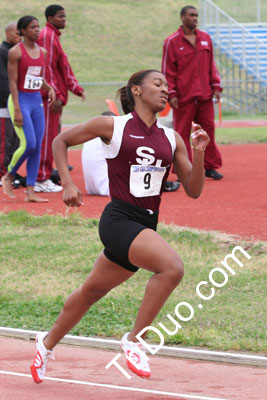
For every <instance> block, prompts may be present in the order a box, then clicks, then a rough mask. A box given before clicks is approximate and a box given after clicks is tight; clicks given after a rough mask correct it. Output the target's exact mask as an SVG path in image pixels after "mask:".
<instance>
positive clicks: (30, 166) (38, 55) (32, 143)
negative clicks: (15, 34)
mask: <svg viewBox="0 0 267 400" xmlns="http://www.w3.org/2000/svg"><path fill="white" fill-rule="evenodd" d="M17 28H18V31H19V33H20V35H21V36H23V41H22V42H21V43H19V44H17V45H16V46H14V47H13V48H12V49H11V50H10V51H9V53H8V78H9V86H10V93H11V94H10V96H9V99H8V109H9V113H10V116H11V119H12V122H13V124H14V128H15V131H16V134H17V135H18V137H19V140H20V144H19V147H18V149H17V150H16V151H15V153H14V154H13V157H12V159H11V162H10V164H9V166H8V171H7V173H6V174H5V175H4V176H3V177H2V179H1V182H2V185H3V191H4V193H5V194H6V195H7V196H9V197H11V198H14V197H15V196H14V194H13V190H12V181H13V179H14V176H15V174H16V172H17V170H18V169H19V167H20V166H21V165H22V163H23V162H24V161H25V160H27V178H26V186H27V188H26V198H25V201H32V202H46V201H47V199H43V198H42V197H40V196H38V195H36V194H35V193H34V190H33V188H34V185H35V182H36V178H37V173H38V168H39V163H40V150H41V144H42V139H43V135H44V128H45V120H44V110H43V103H42V98H41V94H40V90H41V89H44V90H47V91H48V97H49V102H50V104H53V102H54V101H55V92H54V89H53V88H52V87H51V86H50V85H48V84H47V82H46V81H45V80H44V78H43V68H44V65H45V59H46V55H47V51H46V50H45V49H44V48H42V47H39V46H38V44H37V43H36V40H37V39H38V36H39V32H40V29H39V22H38V20H37V18H35V17H33V16H30V15H25V16H24V17H22V18H20V19H19V21H18V24H17Z"/></svg>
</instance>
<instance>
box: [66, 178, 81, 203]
mask: <svg viewBox="0 0 267 400" xmlns="http://www.w3.org/2000/svg"><path fill="white" fill-rule="evenodd" d="M63 201H64V203H65V204H66V205H67V206H68V207H80V206H82V205H83V204H84V203H83V201H82V194H81V192H80V190H79V189H78V188H77V186H75V185H74V183H69V184H68V185H66V186H64V191H63Z"/></svg>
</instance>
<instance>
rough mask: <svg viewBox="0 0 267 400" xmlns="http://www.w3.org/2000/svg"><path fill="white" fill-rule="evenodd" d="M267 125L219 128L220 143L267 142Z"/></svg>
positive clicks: (217, 132)
mask: <svg viewBox="0 0 267 400" xmlns="http://www.w3.org/2000/svg"><path fill="white" fill-rule="evenodd" d="M266 130H267V129H266V127H257V128H254V127H249V128H217V129H216V142H217V143H218V144H243V143H267V133H266Z"/></svg>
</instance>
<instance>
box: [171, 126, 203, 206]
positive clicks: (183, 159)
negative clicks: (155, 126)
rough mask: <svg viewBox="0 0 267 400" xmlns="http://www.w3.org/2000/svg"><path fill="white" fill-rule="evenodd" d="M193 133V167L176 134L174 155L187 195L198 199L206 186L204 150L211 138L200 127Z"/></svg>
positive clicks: (174, 163) (195, 128) (176, 170)
mask: <svg viewBox="0 0 267 400" xmlns="http://www.w3.org/2000/svg"><path fill="white" fill-rule="evenodd" d="M193 132H194V134H193V136H192V145H193V146H194V149H193V151H194V161H193V165H192V164H191V162H190V161H189V159H188V156H187V150H186V147H185V144H184V141H183V139H182V138H181V136H180V135H178V134H177V133H176V132H175V137H176V150H175V153H174V159H173V165H174V169H175V172H176V173H177V175H178V177H179V179H180V180H181V183H182V185H183V187H184V190H185V192H186V194H187V195H188V196H189V197H192V198H194V199H196V198H198V197H199V196H200V194H201V192H202V189H203V185H204V149H205V148H206V147H207V145H208V143H209V137H208V135H207V133H206V132H204V131H203V130H202V129H201V127H200V126H199V125H195V127H194V129H193Z"/></svg>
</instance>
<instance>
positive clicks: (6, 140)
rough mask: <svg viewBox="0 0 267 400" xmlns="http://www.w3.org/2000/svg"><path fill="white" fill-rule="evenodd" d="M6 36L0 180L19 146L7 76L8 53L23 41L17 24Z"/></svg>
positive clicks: (0, 62)
mask: <svg viewBox="0 0 267 400" xmlns="http://www.w3.org/2000/svg"><path fill="white" fill-rule="evenodd" d="M5 34H6V40H4V41H3V42H2V44H1V45H0V178H1V177H2V176H3V175H4V174H5V173H6V171H7V166H8V165H9V163H10V161H11V157H12V155H13V153H14V151H15V150H16V149H17V147H18V144H19V139H18V137H17V135H16V133H15V131H14V128H13V125H12V122H11V119H10V117H9V113H8V110H7V99H8V96H9V85H8V75H7V61H8V51H9V50H10V49H11V47H13V46H14V45H15V44H17V43H19V42H20V41H21V37H20V36H19V34H18V30H17V23H16V22H11V23H9V24H8V25H7V26H6V29H5Z"/></svg>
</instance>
